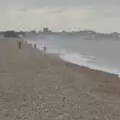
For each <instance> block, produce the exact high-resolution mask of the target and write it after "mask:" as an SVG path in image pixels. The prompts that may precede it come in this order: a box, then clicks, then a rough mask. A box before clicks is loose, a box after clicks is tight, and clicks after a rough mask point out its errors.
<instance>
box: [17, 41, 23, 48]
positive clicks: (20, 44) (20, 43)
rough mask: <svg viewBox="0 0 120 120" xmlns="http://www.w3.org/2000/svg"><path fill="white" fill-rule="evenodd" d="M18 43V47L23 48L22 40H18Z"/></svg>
mask: <svg viewBox="0 0 120 120" xmlns="http://www.w3.org/2000/svg"><path fill="white" fill-rule="evenodd" d="M17 45H18V48H19V49H21V48H22V41H21V40H18V42H17Z"/></svg>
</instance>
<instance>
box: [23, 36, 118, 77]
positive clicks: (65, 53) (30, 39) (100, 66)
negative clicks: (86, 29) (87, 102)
mask: <svg viewBox="0 0 120 120" xmlns="http://www.w3.org/2000/svg"><path fill="white" fill-rule="evenodd" d="M24 39H25V40H26V41H27V43H28V44H36V46H37V48H38V49H39V50H42V46H46V47H47V53H53V54H57V55H58V56H59V57H60V58H61V59H63V60H65V61H68V62H70V63H73V64H77V65H79V66H84V67H88V68H91V69H95V70H99V71H104V72H107V73H112V74H115V75H118V77H120V40H119V39H103V38H102V39H85V38H83V37H81V36H75V35H74V36H72V35H36V36H26V37H25V38H24Z"/></svg>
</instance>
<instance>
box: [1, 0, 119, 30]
mask: <svg viewBox="0 0 120 120" xmlns="http://www.w3.org/2000/svg"><path fill="white" fill-rule="evenodd" d="M119 11H120V0H0V30H37V31H39V30H41V29H42V28H43V27H49V28H50V29H51V30H53V31H61V30H66V31H73V30H74V31H77V30H85V29H87V30H95V31H97V32H120V13H119Z"/></svg>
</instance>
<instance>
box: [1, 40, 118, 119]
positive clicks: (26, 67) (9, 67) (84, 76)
mask: <svg viewBox="0 0 120 120" xmlns="http://www.w3.org/2000/svg"><path fill="white" fill-rule="evenodd" d="M119 86H120V78H118V77H117V76H116V75H113V74H108V73H105V72H101V71H95V70H92V69H89V68H85V67H80V66H77V65H74V64H71V63H68V62H66V61H63V60H61V59H59V58H58V57H57V56H56V55H54V54H53V55H52V54H45V53H43V52H40V51H38V50H37V49H35V48H32V46H31V45H28V44H26V43H24V44H23V45H22V48H21V49H19V48H18V46H17V40H16V39H15V38H14V39H13V38H3V39H2V38H1V39H0V119H1V120H119V119H120V112H119V111H120V87H119Z"/></svg>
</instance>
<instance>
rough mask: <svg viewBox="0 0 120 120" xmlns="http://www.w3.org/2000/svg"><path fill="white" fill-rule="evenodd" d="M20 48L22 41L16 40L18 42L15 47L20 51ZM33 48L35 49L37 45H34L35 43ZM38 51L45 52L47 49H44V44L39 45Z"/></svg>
mask: <svg viewBox="0 0 120 120" xmlns="http://www.w3.org/2000/svg"><path fill="white" fill-rule="evenodd" d="M22 46H23V40H18V41H17V47H18V48H19V49H21V48H22ZM33 48H37V44H36V43H34V44H33ZM40 50H42V51H44V52H46V51H47V47H46V46H45V45H44V44H41V45H40Z"/></svg>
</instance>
